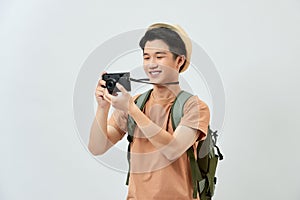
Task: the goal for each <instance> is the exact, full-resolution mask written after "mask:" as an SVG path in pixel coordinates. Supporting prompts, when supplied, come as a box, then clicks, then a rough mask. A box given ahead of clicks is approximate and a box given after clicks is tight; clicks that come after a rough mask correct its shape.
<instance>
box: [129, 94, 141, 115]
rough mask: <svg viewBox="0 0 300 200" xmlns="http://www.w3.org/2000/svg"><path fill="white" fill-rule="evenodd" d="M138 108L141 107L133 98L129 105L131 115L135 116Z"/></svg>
mask: <svg viewBox="0 0 300 200" xmlns="http://www.w3.org/2000/svg"><path fill="white" fill-rule="evenodd" d="M137 109H138V110H139V108H138V107H137V106H136V104H135V103H134V101H133V99H132V98H131V99H130V101H129V105H128V114H129V115H130V116H133V115H134V114H135V113H136V111H137Z"/></svg>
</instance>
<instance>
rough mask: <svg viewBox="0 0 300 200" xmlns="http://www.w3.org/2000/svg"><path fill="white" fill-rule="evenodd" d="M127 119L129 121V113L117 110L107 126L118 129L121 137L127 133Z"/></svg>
mask: <svg viewBox="0 0 300 200" xmlns="http://www.w3.org/2000/svg"><path fill="white" fill-rule="evenodd" d="M127 119H128V114H127V113H125V112H124V111H120V110H117V109H116V110H114V111H113V113H112V114H111V116H110V118H109V120H108V124H107V125H109V126H112V127H114V128H115V129H117V130H118V132H119V133H120V135H122V136H123V135H125V133H126V132H127Z"/></svg>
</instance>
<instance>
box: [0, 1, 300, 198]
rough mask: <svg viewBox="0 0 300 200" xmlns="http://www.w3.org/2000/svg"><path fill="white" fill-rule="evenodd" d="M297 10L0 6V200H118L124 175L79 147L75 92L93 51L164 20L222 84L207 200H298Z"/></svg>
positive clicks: (268, 4) (238, 5) (251, 5)
mask: <svg viewBox="0 0 300 200" xmlns="http://www.w3.org/2000/svg"><path fill="white" fill-rule="evenodd" d="M299 11H300V2H299V1H298V0H282V1H279V0H272V1H271V0H264V1H259V0H252V1H249V0H248V1H237V0H236V1H234V0H230V1H229V0H225V1H174V0H173V1H158V0H153V1H130V0H128V1H115V0H110V1H90V0H88V1H68V0H63V1H59V0H51V1H50V0H44V1H37V0H36V1H34V0H28V1H21V0H19V1H17V0H15V1H14V0H13V1H8V0H4V1H3V0H2V1H0V56H1V57H0V58H1V59H0V81H1V82H0V92H1V100H0V109H1V110H0V112H1V115H0V122H1V126H0V134H1V138H0V158H1V162H0V199H1V200H40V199H43V200H52V199H55V200H66V199H72V200H82V199H89V200H96V199H97V200H99V199H108V200H114V199H125V196H126V193H127V188H126V187H125V185H124V182H125V178H126V175H125V174H123V173H120V172H116V171H114V170H111V169H109V168H107V167H104V166H103V165H101V164H100V163H99V162H97V161H96V160H95V159H94V158H93V157H92V156H91V155H90V154H89V152H87V151H86V149H85V147H84V146H83V145H82V143H81V142H80V139H79V137H78V134H77V132H76V127H75V123H74V117H73V107H72V98H73V89H74V85H75V81H76V77H77V75H78V72H79V71H80V68H81V66H82V63H83V62H84V61H85V59H86V58H87V57H88V55H89V54H90V53H91V52H92V51H93V50H94V49H95V48H96V47H97V46H99V45H101V43H103V42H104V41H106V40H108V39H109V38H111V37H112V36H114V35H117V34H120V33H122V32H124V31H130V30H133V29H138V28H146V27H147V26H148V25H150V24H151V23H153V22H158V21H165V22H171V23H177V24H180V25H181V26H182V27H184V28H185V30H186V31H187V32H188V33H189V35H190V36H191V38H192V39H193V40H194V41H196V42H197V43H198V44H200V45H201V46H202V47H203V48H204V49H205V51H206V52H207V54H208V55H209V56H210V57H211V59H212V60H213V61H214V63H215V65H216V67H217V69H218V71H219V73H220V75H221V77H222V79H223V84H224V87H225V94H226V119H225V124H224V128H223V130H222V136H221V138H220V139H219V142H220V146H221V147H222V150H223V152H224V154H225V160H224V161H223V162H221V163H220V165H219V169H218V178H219V182H218V185H217V190H216V196H215V199H216V200H224V199H225V200H226V199H227V200H228V199H231V200H241V199H243V200H250V199H251V200H252V199H262V200H265V199H291V200H292V199H293V200H299V199H300V191H299V185H300V179H299V178H300V176H299V174H300V173H299V168H300V159H299V155H298V153H299V152H300V148H299V146H298V143H299V138H300V137H299V134H300V131H299V122H300V121H299V120H300V105H299V102H300V94H299V89H298V87H299V85H300V80H299V75H300V71H299V69H297V68H299V64H300V61H299V56H300V55H299V52H300V38H299V35H300V28H299V24H300V12H299ZM195 84H196V83H195ZM174 184H179V183H174Z"/></svg>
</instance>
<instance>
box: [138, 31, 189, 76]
mask: <svg viewBox="0 0 300 200" xmlns="http://www.w3.org/2000/svg"><path fill="white" fill-rule="evenodd" d="M153 40H162V41H163V42H165V43H166V44H167V45H168V47H169V50H170V52H171V53H172V54H173V58H174V59H176V58H177V56H179V55H184V56H185V57H186V48H185V44H184V42H183V40H182V39H181V37H180V36H179V34H178V33H176V32H175V31H173V30H171V29H169V28H165V27H160V28H153V29H150V30H148V31H147V32H146V33H145V35H144V36H143V37H142V39H141V40H140V43H139V45H140V47H141V48H142V49H143V51H144V48H145V44H146V42H148V41H153ZM185 62H186V61H185ZM185 62H184V63H183V65H182V66H180V70H179V72H180V71H181V69H182V67H183V66H184V65H185Z"/></svg>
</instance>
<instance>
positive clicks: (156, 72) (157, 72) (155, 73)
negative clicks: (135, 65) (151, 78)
mask: <svg viewBox="0 0 300 200" xmlns="http://www.w3.org/2000/svg"><path fill="white" fill-rule="evenodd" d="M160 73H161V71H150V72H149V74H151V75H158V74H160Z"/></svg>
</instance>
